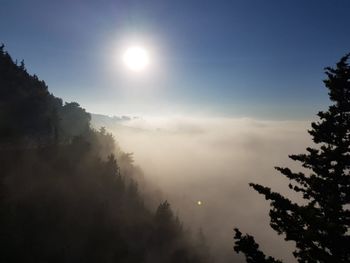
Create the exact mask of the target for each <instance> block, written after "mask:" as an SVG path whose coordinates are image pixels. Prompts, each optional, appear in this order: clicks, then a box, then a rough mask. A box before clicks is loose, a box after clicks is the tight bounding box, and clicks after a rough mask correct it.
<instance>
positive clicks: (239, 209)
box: [93, 116, 311, 263]
mask: <svg viewBox="0 0 350 263" xmlns="http://www.w3.org/2000/svg"><path fill="white" fill-rule="evenodd" d="M93 122H94V124H95V125H96V126H101V125H102V126H105V127H106V128H107V129H108V130H110V131H111V132H112V133H113V134H114V135H115V138H116V139H117V141H118V143H119V145H120V146H121V148H122V149H123V150H124V151H126V152H133V153H134V159H135V162H136V164H138V165H140V166H141V168H142V169H143V170H144V172H145V177H146V180H148V181H150V182H152V183H153V184H155V185H156V186H157V187H158V188H159V189H161V191H162V193H163V196H164V199H167V200H169V202H170V203H171V205H172V207H173V209H174V211H175V212H177V213H178V214H179V216H180V217H181V219H182V220H183V221H184V223H185V225H186V226H189V227H191V229H192V230H193V231H194V232H195V231H197V230H198V228H199V227H202V228H203V231H204V233H205V235H206V237H207V241H208V244H209V245H210V246H211V252H212V254H213V256H214V258H215V262H219V263H221V262H242V258H241V257H238V256H237V255H236V254H235V253H234V252H233V249H232V247H233V228H234V227H239V228H240V229H241V231H242V232H248V233H250V234H253V235H254V236H255V237H256V240H257V241H258V242H259V244H260V245H261V247H262V248H263V250H265V252H266V253H267V254H270V255H272V256H275V257H278V258H280V259H285V260H286V262H294V260H293V259H292V256H291V253H290V251H291V247H292V243H291V244H286V242H284V241H282V240H283V238H282V237H279V236H277V234H276V233H275V232H274V231H272V230H271V229H270V227H269V217H268V212H269V210H268V209H269V204H268V203H267V202H266V201H265V199H264V198H263V196H261V195H259V194H257V193H256V192H255V191H254V190H253V189H251V188H249V186H248V183H249V182H257V183H262V184H264V185H266V186H272V188H273V189H275V190H278V191H283V192H284V193H287V192H288V188H287V184H288V180H286V179H285V178H284V177H283V176H280V175H279V173H278V172H277V171H275V170H274V166H288V167H291V168H293V167H294V168H296V169H299V170H300V167H299V166H298V164H296V163H295V162H293V161H291V160H289V159H288V154H292V153H302V152H305V148H306V146H308V145H310V143H311V141H310V137H309V135H308V133H307V129H309V127H310V122H306V121H305V122H304V121H258V120H253V119H230V118H207V119H206V118H180V117H178V118H131V119H128V118H124V119H120V120H117V119H114V120H112V119H109V121H108V120H107V119H106V118H105V119H104V120H103V121H101V118H97V117H96V116H93ZM289 194H290V193H289ZM292 197H293V196H292ZM199 200H200V201H201V202H202V205H198V203H197V202H198V201H199ZM234 259H236V261H235V260H234Z"/></svg>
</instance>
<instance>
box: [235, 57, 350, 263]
mask: <svg viewBox="0 0 350 263" xmlns="http://www.w3.org/2000/svg"><path fill="white" fill-rule="evenodd" d="M349 57H350V54H348V55H346V56H344V57H343V58H342V59H341V60H340V61H339V62H338V63H337V65H336V68H326V72H325V73H326V75H327V77H328V78H327V79H326V80H324V83H325V86H326V87H327V88H328V89H329V97H330V99H331V101H332V102H333V105H331V106H330V107H329V109H328V111H321V112H319V113H318V117H319V121H317V122H313V123H312V129H311V130H310V131H309V133H310V135H311V136H312V139H313V141H314V142H315V144H316V145H317V147H316V148H307V149H306V150H307V153H306V154H299V155H291V156H290V158H291V159H292V160H294V161H299V162H301V163H302V166H303V167H304V168H307V169H309V170H311V171H310V174H309V175H306V174H304V173H301V172H298V173H295V172H293V171H291V170H290V169H289V168H281V167H276V169H277V170H278V171H279V172H281V174H282V175H284V176H286V177H287V178H288V179H289V180H291V183H290V184H289V188H290V189H291V190H293V191H295V192H297V193H299V194H301V195H302V197H303V199H304V200H305V202H303V204H302V205H301V204H298V203H295V202H292V201H291V200H289V199H288V198H286V197H284V196H282V195H281V194H279V193H276V192H273V191H271V189H270V188H268V187H264V186H262V185H258V184H253V183H251V184H250V186H251V187H253V188H254V190H256V191H257V192H259V193H260V194H262V195H264V196H265V199H266V200H270V202H271V210H270V220H271V222H270V225H271V227H272V228H273V229H274V230H275V231H276V232H277V233H278V234H284V235H285V240H292V241H294V242H295V243H296V249H295V251H294V252H293V255H294V257H295V258H296V259H297V260H298V262H327V263H328V262H329V263H335V262H350V210H349V205H350V67H349V64H348V60H349ZM234 239H235V246H234V250H235V251H236V252H237V253H239V252H242V253H243V254H245V256H246V260H247V262H281V261H278V260H276V259H274V258H272V257H267V256H265V254H264V253H263V252H262V251H260V250H259V246H258V244H257V243H256V242H255V240H254V238H253V237H252V236H250V235H242V233H241V232H240V231H239V230H238V229H235V236H234Z"/></svg>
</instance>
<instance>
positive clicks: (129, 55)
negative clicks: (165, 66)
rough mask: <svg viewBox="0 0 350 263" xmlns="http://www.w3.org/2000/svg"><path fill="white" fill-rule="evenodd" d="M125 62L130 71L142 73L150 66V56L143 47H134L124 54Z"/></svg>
mask: <svg viewBox="0 0 350 263" xmlns="http://www.w3.org/2000/svg"><path fill="white" fill-rule="evenodd" d="M123 61H124V63H125V65H126V66H127V67H128V69H130V70H132V71H142V70H144V69H146V68H147V66H148V65H149V54H148V51H147V50H146V49H145V48H143V47H140V46H132V47H129V48H127V49H126V51H125V52H124V55H123Z"/></svg>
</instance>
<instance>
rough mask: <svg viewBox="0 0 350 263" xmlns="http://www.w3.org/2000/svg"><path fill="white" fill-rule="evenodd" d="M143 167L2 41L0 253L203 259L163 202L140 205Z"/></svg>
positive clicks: (37, 257) (137, 262) (17, 257)
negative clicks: (30, 70)
mask: <svg viewBox="0 0 350 263" xmlns="http://www.w3.org/2000/svg"><path fill="white" fill-rule="evenodd" d="M139 174H140V170H139V169H138V168H137V167H135V166H134V165H133V163H132V156H131V155H130V154H126V153H123V152H121V151H120V150H119V149H118V147H117V145H116V144H115V141H114V139H113V136H112V135H111V134H109V133H108V132H107V131H106V130H105V129H103V128H102V129H101V130H100V131H96V130H93V129H91V128H90V114H88V113H87V112H86V111H85V110H84V109H83V108H81V107H80V106H79V104H78V103H75V102H73V103H65V104H63V102H62V100H61V99H59V98H56V97H54V96H53V95H52V94H50V93H49V91H48V88H47V86H46V84H45V82H44V81H41V80H39V79H38V77H37V76H35V75H34V76H31V75H29V74H28V72H27V71H26V69H25V66H24V62H22V63H21V64H20V65H19V66H18V65H17V64H15V63H14V62H13V60H12V59H11V57H10V55H9V54H7V53H6V52H5V51H4V46H3V45H2V46H1V47H0V247H1V253H0V262H7V263H17V262H28V263H30V262H33V263H34V262H35V263H38V262H51V263H55V262H60V263H62V262H67V263H74V262H87V263H90V262H91V263H97V262H98V263H110V262H120V263H122V262H125V263H147V262H149V263H151V262H152V263H157V262H159V263H167V262H189V263H197V262H198V263H205V262H206V260H205V259H204V258H201V257H200V255H199V254H198V253H197V252H196V251H195V250H194V249H193V246H192V245H191V244H190V243H189V242H188V237H187V236H185V235H184V233H183V231H182V228H181V227H180V225H181V224H180V223H179V222H178V220H177V219H176V218H174V217H173V215H172V211H171V209H170V206H169V204H168V203H163V204H161V205H160V206H159V208H158V210H157V211H156V212H155V213H154V212H153V211H151V210H150V209H149V208H147V207H146V206H145V205H144V203H145V202H144V199H143V197H142V195H141V194H140V191H139V189H138V185H137V183H136V181H135V180H134V178H135V177H137V175H139ZM163 244H167V245H166V246H163ZM178 259H181V260H180V261H179V260H178Z"/></svg>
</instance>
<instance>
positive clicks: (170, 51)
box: [0, 0, 350, 119]
mask: <svg viewBox="0 0 350 263" xmlns="http://www.w3.org/2000/svg"><path fill="white" fill-rule="evenodd" d="M0 6H1V8H0V41H2V42H4V44H5V45H6V48H7V50H8V51H9V52H10V53H11V55H12V56H13V57H14V58H15V59H18V60H21V59H22V58H23V59H24V60H25V62H26V65H27V68H28V70H29V71H30V72H31V73H36V74H37V75H39V77H40V78H42V79H44V80H45V81H46V82H47V84H48V85H49V88H50V90H51V91H52V92H53V93H54V94H55V95H57V96H60V97H62V98H63V99H64V100H67V101H72V100H73V101H78V102H79V103H81V104H82V105H83V106H84V107H86V108H87V109H88V110H89V111H92V112H98V113H105V114H116V115H119V114H138V115H139V114H145V115H167V114H171V115H176V114H180V115H181V114H194V115H216V116H235V117H242V116H247V117H254V118H264V119H274V118H278V119H308V118H310V117H311V116H313V115H314V113H315V112H317V111H318V110H319V109H321V108H324V105H327V104H328V103H327V93H326V90H325V89H324V88H323V85H322V79H323V78H324V75H323V67H325V66H328V65H334V63H335V62H336V61H337V60H338V59H339V58H340V57H341V56H342V55H344V54H345V53H346V52H349V51H350V29H349V25H350V22H349V11H350V2H349V1H348V0H337V1H331V0H328V1H322V0H308V1H305V0H293V1H292V0H282V1H281V0H264V1H262V0H256V1H252V0H239V1H238V0H230V1H228V0H227V1H206V0H196V1H194V0H178V1H170V0H169V1H166V0H152V1H145V0H139V1H120V0H100V1H87V0H85V1H84V0H60V1H48V0H37V1H36V0H31V1H28V0H0ZM135 43H136V44H138V45H143V46H144V47H146V48H147V49H148V50H149V52H150V56H151V65H150V67H149V68H148V69H147V70H145V71H144V72H142V73H133V74H132V73H130V72H127V70H126V69H125V68H123V67H122V66H120V60H121V55H120V54H121V52H123V50H124V49H125V48H126V47H127V46H128V45H130V44H135Z"/></svg>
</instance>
